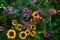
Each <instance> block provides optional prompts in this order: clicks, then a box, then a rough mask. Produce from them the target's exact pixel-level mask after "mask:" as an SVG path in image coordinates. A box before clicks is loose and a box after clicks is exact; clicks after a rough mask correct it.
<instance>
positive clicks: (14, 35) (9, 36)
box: [7, 29, 16, 39]
mask: <svg viewBox="0 0 60 40" xmlns="http://www.w3.org/2000/svg"><path fill="white" fill-rule="evenodd" d="M7 37H8V38H11V39H13V38H15V37H16V32H15V30H12V29H10V30H8V31H7Z"/></svg>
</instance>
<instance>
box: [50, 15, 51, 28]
mask: <svg viewBox="0 0 60 40" xmlns="http://www.w3.org/2000/svg"><path fill="white" fill-rule="evenodd" d="M50 29H51V14H50Z"/></svg>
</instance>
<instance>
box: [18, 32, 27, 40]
mask: <svg viewBox="0 0 60 40" xmlns="http://www.w3.org/2000/svg"><path fill="white" fill-rule="evenodd" d="M19 37H20V38H21V39H26V37H27V33H26V32H24V31H22V32H20V33H19Z"/></svg>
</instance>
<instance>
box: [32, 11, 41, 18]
mask: <svg viewBox="0 0 60 40" xmlns="http://www.w3.org/2000/svg"><path fill="white" fill-rule="evenodd" d="M32 16H33V18H40V16H39V15H38V13H37V12H36V11H35V12H34V13H33V14H32Z"/></svg>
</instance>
